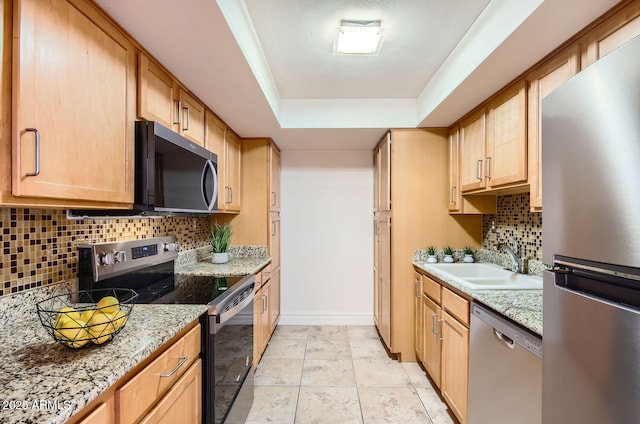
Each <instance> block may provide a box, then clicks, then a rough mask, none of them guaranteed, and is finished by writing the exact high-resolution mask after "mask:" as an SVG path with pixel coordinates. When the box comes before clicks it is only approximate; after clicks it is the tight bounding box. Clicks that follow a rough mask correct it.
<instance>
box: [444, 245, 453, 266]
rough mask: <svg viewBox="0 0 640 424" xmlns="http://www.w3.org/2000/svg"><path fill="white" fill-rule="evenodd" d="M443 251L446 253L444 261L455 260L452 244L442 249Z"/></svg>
mask: <svg viewBox="0 0 640 424" xmlns="http://www.w3.org/2000/svg"><path fill="white" fill-rule="evenodd" d="M442 253H444V261H445V262H448V263H451V262H453V249H452V248H451V246H447V247H445V248H444V249H443V250H442Z"/></svg>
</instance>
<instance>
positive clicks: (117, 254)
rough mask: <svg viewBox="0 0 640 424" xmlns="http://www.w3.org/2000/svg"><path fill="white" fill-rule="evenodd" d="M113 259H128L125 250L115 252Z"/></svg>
mask: <svg viewBox="0 0 640 424" xmlns="http://www.w3.org/2000/svg"><path fill="white" fill-rule="evenodd" d="M113 260H114V261H116V262H124V261H126V258H125V256H124V250H121V251H119V252H113Z"/></svg>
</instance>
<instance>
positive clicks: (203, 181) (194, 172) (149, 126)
mask: <svg viewBox="0 0 640 424" xmlns="http://www.w3.org/2000/svg"><path fill="white" fill-rule="evenodd" d="M135 131H136V133H135V179H134V181H135V182H134V184H135V186H134V193H135V200H134V205H133V209H127V210H70V211H69V212H68V214H67V215H68V216H70V217H76V218H78V217H79V218H81V217H85V216H104V217H108V216H130V215H142V216H145V215H146V216H158V215H169V214H210V213H213V212H215V210H216V209H217V206H218V203H217V199H218V174H217V172H218V171H217V169H218V164H217V160H218V157H217V155H216V154H215V153H213V152H210V151H209V150H207V149H205V148H203V147H201V146H199V145H197V144H195V143H192V142H191V141H189V140H187V139H186V138H184V137H182V136H181V135H180V134H178V133H176V132H174V131H172V130H170V129H169V128H166V127H164V126H162V125H160V124H158V123H157V122H152V121H137V122H136V124H135Z"/></svg>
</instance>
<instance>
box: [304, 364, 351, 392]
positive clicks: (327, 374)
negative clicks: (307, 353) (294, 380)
mask: <svg viewBox="0 0 640 424" xmlns="http://www.w3.org/2000/svg"><path fill="white" fill-rule="evenodd" d="M301 385H302V386H355V385H356V377H355V375H354V373H353V363H352V361H351V359H305V361H304V364H303V365H302V382H301Z"/></svg>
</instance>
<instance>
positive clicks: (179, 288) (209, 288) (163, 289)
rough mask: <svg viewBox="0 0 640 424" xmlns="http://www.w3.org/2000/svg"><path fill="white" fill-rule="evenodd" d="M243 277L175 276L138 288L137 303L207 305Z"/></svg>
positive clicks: (230, 288)
mask: <svg viewBox="0 0 640 424" xmlns="http://www.w3.org/2000/svg"><path fill="white" fill-rule="evenodd" d="M244 279H245V277H226V276H211V275H207V276H202V275H185V274H175V275H173V276H171V277H169V278H167V279H166V280H165V281H161V282H156V283H154V284H150V285H148V286H146V287H139V288H138V289H137V292H138V300H137V302H138V303H154V304H181V305H207V304H210V303H211V302H213V301H215V300H216V299H217V298H219V297H221V296H223V295H224V294H225V293H227V291H229V290H232V289H233V287H234V285H236V284H238V283H240V282H241V281H243V280H244Z"/></svg>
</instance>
